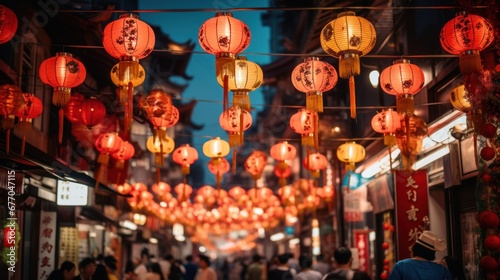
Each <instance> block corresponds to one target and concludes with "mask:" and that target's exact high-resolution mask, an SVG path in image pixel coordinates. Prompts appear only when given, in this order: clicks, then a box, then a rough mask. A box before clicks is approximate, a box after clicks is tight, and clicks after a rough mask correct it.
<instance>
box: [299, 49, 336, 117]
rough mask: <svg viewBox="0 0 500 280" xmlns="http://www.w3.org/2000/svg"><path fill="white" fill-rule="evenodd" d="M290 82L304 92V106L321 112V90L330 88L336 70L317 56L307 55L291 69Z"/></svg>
mask: <svg viewBox="0 0 500 280" xmlns="http://www.w3.org/2000/svg"><path fill="white" fill-rule="evenodd" d="M291 79H292V84H293V86H294V87H295V88H296V89H297V90H298V91H300V92H303V93H305V94H306V108H307V109H309V110H312V111H315V112H323V92H325V91H329V90H331V89H332V88H333V87H335V85H336V84H337V81H338V75H337V70H335V68H334V67H333V66H332V65H330V64H329V63H327V62H324V61H320V60H319V58H317V57H309V58H306V59H305V60H304V62H303V63H300V64H299V65H297V66H296V67H295V68H294V69H293V71H292V77H291Z"/></svg>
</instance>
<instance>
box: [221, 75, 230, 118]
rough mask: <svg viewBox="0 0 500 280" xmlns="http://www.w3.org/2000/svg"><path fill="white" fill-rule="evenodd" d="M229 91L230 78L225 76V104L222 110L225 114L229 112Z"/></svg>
mask: <svg viewBox="0 0 500 280" xmlns="http://www.w3.org/2000/svg"><path fill="white" fill-rule="evenodd" d="M228 91H229V76H228V75H227V74H226V75H224V91H223V95H224V96H223V98H224V99H223V102H222V103H223V104H222V110H223V112H224V114H226V110H227V103H228V99H229V97H228Z"/></svg>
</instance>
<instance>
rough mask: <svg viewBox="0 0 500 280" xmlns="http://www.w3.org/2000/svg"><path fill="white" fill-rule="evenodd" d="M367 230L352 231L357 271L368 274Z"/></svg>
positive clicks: (368, 247)
mask: <svg viewBox="0 0 500 280" xmlns="http://www.w3.org/2000/svg"><path fill="white" fill-rule="evenodd" d="M368 234H369V231H368V230H353V235H354V247H356V248H357V249H358V264H359V265H358V269H359V270H361V271H364V272H366V273H370V251H369V250H370V241H369V239H368Z"/></svg>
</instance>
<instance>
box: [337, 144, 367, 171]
mask: <svg viewBox="0 0 500 280" xmlns="http://www.w3.org/2000/svg"><path fill="white" fill-rule="evenodd" d="M337 158H338V159H339V160H340V161H342V162H345V163H346V169H347V170H354V167H355V164H356V163H357V162H360V161H362V160H363V159H364V158H365V148H364V147H363V146H361V145H359V144H356V142H346V143H345V144H342V145H340V146H339V147H338V148H337Z"/></svg>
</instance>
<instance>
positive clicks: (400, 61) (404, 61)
mask: <svg viewBox="0 0 500 280" xmlns="http://www.w3.org/2000/svg"><path fill="white" fill-rule="evenodd" d="M399 63H407V64H410V60H409V59H406V58H401V59H396V60H394V61H393V62H392V64H399Z"/></svg>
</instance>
